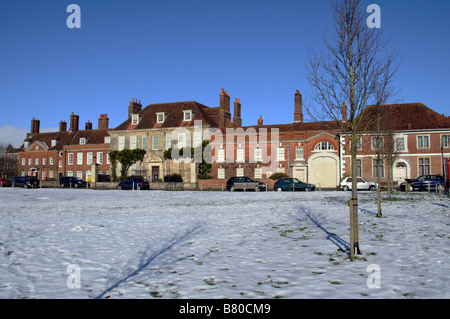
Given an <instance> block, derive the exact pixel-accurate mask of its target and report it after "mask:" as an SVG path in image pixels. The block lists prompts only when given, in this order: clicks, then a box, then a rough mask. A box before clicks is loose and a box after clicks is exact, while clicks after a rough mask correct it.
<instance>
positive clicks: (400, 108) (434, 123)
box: [364, 103, 450, 131]
mask: <svg viewBox="0 0 450 319" xmlns="http://www.w3.org/2000/svg"><path fill="white" fill-rule="evenodd" d="M364 114H365V116H367V117H368V118H370V119H371V120H372V121H373V120H374V119H375V118H376V116H377V115H376V106H368V107H367V108H366V110H365V111H364ZM381 118H382V127H383V128H386V129H392V130H427V129H430V130H432V129H442V128H447V129H448V128H450V117H448V116H445V115H443V114H439V113H437V112H435V111H433V110H432V109H430V108H429V107H428V106H426V105H424V104H422V103H406V104H386V105H382V106H381ZM366 123H367V122H366ZM375 130H376V124H375V123H373V124H372V125H370V126H369V131H375Z"/></svg>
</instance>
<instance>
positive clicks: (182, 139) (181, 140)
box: [178, 133, 186, 149]
mask: <svg viewBox="0 0 450 319" xmlns="http://www.w3.org/2000/svg"><path fill="white" fill-rule="evenodd" d="M183 147H186V133H178V148H179V149H181V148H183Z"/></svg>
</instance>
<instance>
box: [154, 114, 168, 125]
mask: <svg viewBox="0 0 450 319" xmlns="http://www.w3.org/2000/svg"><path fill="white" fill-rule="evenodd" d="M165 119H166V113H164V112H161V113H156V123H164V121H165Z"/></svg>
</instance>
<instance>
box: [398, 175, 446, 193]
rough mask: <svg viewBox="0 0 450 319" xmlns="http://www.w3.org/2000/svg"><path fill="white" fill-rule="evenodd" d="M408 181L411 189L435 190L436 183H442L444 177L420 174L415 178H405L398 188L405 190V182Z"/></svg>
mask: <svg viewBox="0 0 450 319" xmlns="http://www.w3.org/2000/svg"><path fill="white" fill-rule="evenodd" d="M406 183H408V185H410V187H411V189H412V190H413V191H427V190H428V189H429V190H431V191H435V190H436V187H437V185H441V186H443V185H444V177H442V176H441V175H422V176H419V177H417V178H416V179H407V180H406V182H404V183H402V184H401V185H400V190H401V191H404V190H405V184H406Z"/></svg>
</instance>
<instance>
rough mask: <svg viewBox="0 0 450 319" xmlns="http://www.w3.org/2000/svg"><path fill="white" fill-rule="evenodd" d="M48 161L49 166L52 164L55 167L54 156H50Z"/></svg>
mask: <svg viewBox="0 0 450 319" xmlns="http://www.w3.org/2000/svg"><path fill="white" fill-rule="evenodd" d="M48 161H49V164H50V165H53V156H50V158H49V159H48Z"/></svg>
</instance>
